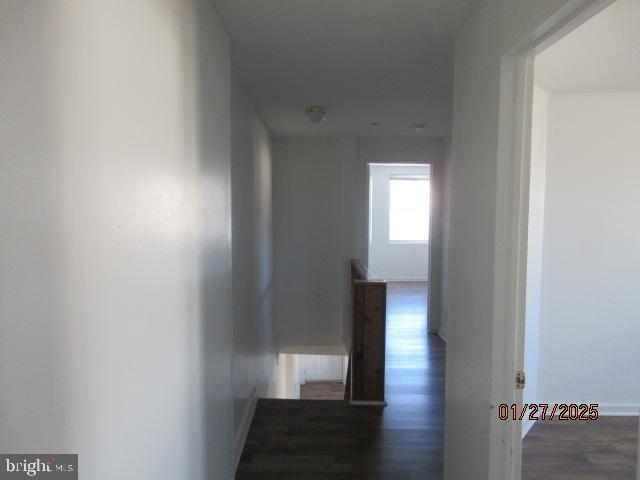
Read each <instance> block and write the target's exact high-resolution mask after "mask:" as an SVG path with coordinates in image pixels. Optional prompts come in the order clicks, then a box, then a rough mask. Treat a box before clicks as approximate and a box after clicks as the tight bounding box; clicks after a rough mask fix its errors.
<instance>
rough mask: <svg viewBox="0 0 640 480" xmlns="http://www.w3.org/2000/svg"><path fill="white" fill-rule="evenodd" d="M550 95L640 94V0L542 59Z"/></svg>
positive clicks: (599, 19) (620, 3)
mask: <svg viewBox="0 0 640 480" xmlns="http://www.w3.org/2000/svg"><path fill="white" fill-rule="evenodd" d="M535 78H536V80H535V81H536V84H538V85H539V86H540V87H541V88H542V89H544V90H546V91H547V92H549V93H561V92H639V91H640V0H617V1H616V2H615V3H613V4H612V5H611V6H609V7H607V8H606V9H605V10H603V11H602V12H600V13H599V14H597V15H596V16H595V17H593V18H591V19H589V20H588V21H587V22H585V23H584V24H583V25H581V26H580V27H578V28H577V29H575V30H574V31H572V32H571V33H570V34H568V35H567V36H566V37H564V38H562V39H561V40H560V41H558V42H557V43H555V44H553V45H552V46H551V47H549V48H548V49H547V50H545V51H544V52H542V53H541V54H540V55H538V56H537V57H536V74H535Z"/></svg>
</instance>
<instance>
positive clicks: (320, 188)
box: [274, 137, 443, 353]
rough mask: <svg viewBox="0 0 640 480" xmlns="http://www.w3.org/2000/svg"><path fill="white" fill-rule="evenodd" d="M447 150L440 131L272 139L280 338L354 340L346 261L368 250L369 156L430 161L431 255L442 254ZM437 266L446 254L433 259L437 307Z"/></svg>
mask: <svg viewBox="0 0 640 480" xmlns="http://www.w3.org/2000/svg"><path fill="white" fill-rule="evenodd" d="M442 153H443V141H442V139H440V138H434V139H430V138H421V137H334V138H313V139H310V138H296V139H294V138H290V139H289V138H281V139H277V140H275V141H274V242H275V257H274V258H275V278H276V309H275V311H276V314H275V315H276V317H275V321H276V330H277V335H278V344H279V345H280V346H284V347H296V346H298V347H300V346H305V345H316V346H327V345H334V346H335V345H344V346H347V347H348V346H349V344H350V335H351V332H350V315H351V309H350V308H351V307H350V301H349V295H350V294H349V289H350V284H349V271H348V266H349V264H348V262H349V260H350V259H351V258H360V259H362V260H363V261H366V260H367V257H368V254H367V252H368V245H367V243H368V218H367V203H368V197H367V189H368V173H367V164H368V163H393V162H396V163H429V164H431V165H432V175H433V179H434V180H433V181H432V190H433V199H432V202H433V210H432V212H433V214H432V225H431V232H432V238H433V241H432V245H431V249H432V255H433V258H439V255H440V233H439V232H440V225H439V218H440V217H439V216H438V215H437V213H436V211H437V208H438V207H437V206H438V205H440V192H441V190H440V187H439V185H437V181H436V178H439V176H436V171H439V170H436V169H439V168H440V165H441V162H442ZM436 232H438V233H436ZM439 268H440V262H434V264H432V271H431V280H430V287H431V291H430V293H432V292H433V293H435V292H437V294H436V298H435V299H434V301H433V302H432V308H434V309H437V308H439V299H440V289H439V278H440V272H439ZM314 294H315V295H314ZM436 311H439V310H436ZM438 317H439V314H436V315H435V318H438ZM336 342H337V343H336ZM299 353H303V352H302V350H300V351H299ZM313 353H322V352H319V351H317V352H313ZM336 353H338V352H336Z"/></svg>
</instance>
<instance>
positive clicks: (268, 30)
mask: <svg viewBox="0 0 640 480" xmlns="http://www.w3.org/2000/svg"><path fill="white" fill-rule="evenodd" d="M212 1H213V3H214V5H215V7H216V9H217V11H218V13H219V14H220V16H221V18H222V21H223V22H224V24H225V26H226V28H227V30H228V32H229V35H230V37H231V41H232V54H233V63H234V71H235V73H236V76H237V77H238V79H239V81H240V83H241V84H242V86H243V87H244V89H245V90H246V91H247V94H248V95H249V97H250V98H251V100H252V101H253V103H254V105H255V107H256V108H257V110H258V112H259V113H260V114H261V116H262V117H263V118H264V120H265V121H266V123H267V124H268V126H269V127H270V129H271V130H272V132H273V133H274V134H275V135H277V136H293V135H314V134H317V135H332V134H347V133H348V134H359V135H371V134H384V135H403V134H418V133H416V132H414V130H413V125H414V124H416V123H424V124H425V125H426V128H425V130H424V131H423V132H421V133H419V134H420V135H425V136H436V135H445V134H447V133H448V132H449V130H450V123H451V108H452V106H451V103H452V82H453V40H454V33H455V32H456V30H457V29H458V28H459V27H460V26H461V25H462V23H463V22H464V20H465V19H466V18H467V17H468V16H469V15H470V14H471V12H472V10H473V8H474V7H475V5H476V4H477V3H479V2H478V0H212ZM316 104H317V105H323V106H326V107H327V108H328V111H329V113H328V116H327V119H326V121H325V122H323V123H322V124H317V125H312V124H310V123H309V122H308V121H307V120H306V118H305V116H304V107H305V106H307V105H316ZM371 122H379V123H382V126H378V127H373V126H371V125H370V123H371Z"/></svg>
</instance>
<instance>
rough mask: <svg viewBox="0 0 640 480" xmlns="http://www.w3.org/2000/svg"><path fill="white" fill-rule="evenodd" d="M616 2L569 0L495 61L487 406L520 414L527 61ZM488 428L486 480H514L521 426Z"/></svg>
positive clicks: (529, 90) (530, 74) (530, 66)
mask: <svg viewBox="0 0 640 480" xmlns="http://www.w3.org/2000/svg"><path fill="white" fill-rule="evenodd" d="M614 1H616V0H573V1H571V2H569V3H568V4H567V6H566V7H565V8H564V9H561V10H560V11H559V12H558V13H557V14H556V15H554V16H553V17H552V18H550V19H549V20H548V21H547V22H545V23H544V24H543V25H541V26H540V27H539V28H537V29H536V30H535V31H534V32H531V33H530V35H528V36H527V37H525V38H524V39H522V40H521V41H520V42H518V43H517V44H515V45H514V46H513V47H512V48H511V49H510V50H509V51H508V52H507V53H506V54H505V55H503V57H502V62H501V82H500V85H501V87H500V112H499V130H498V131H499V134H498V169H497V171H498V173H497V191H496V199H497V201H496V210H497V211H496V219H497V220H496V236H495V251H496V252H505V253H506V254H505V255H497V256H496V260H495V269H494V285H495V288H494V298H493V305H494V312H495V316H494V328H493V339H492V340H493V342H492V343H493V348H492V364H493V365H494V367H493V369H492V389H491V404H492V406H493V408H494V409H497V406H498V405H499V404H500V403H507V404H511V403H515V404H518V405H519V406H522V390H519V389H516V388H515V382H514V380H515V372H516V371H518V370H523V369H524V322H525V301H526V277H527V236H528V235H527V234H528V220H529V182H530V166H531V127H532V122H531V110H532V103H533V85H534V83H533V81H534V58H535V56H536V55H537V54H538V53H540V52H541V51H542V50H544V49H546V48H547V47H549V46H550V45H552V44H553V43H555V42H557V41H558V40H560V39H561V38H562V37H564V36H566V35H567V34H568V33H570V32H571V31H573V30H574V29H575V28H577V27H578V26H580V25H581V24H582V23H584V22H585V21H587V20H588V19H590V18H591V17H593V16H594V15H596V14H597V13H599V12H600V11H601V10H603V9H604V8H606V7H607V6H608V5H610V4H612V3H613V2H614ZM493 417H495V418H492V422H491V433H490V437H491V443H492V445H494V448H492V449H491V454H490V455H491V458H490V465H491V471H492V475H491V478H505V479H512V480H519V479H520V478H521V473H522V472H521V470H522V468H521V463H522V422H520V421H506V422H503V421H499V420H498V419H497V414H496V415H493Z"/></svg>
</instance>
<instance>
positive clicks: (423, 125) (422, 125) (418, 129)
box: [413, 123, 427, 132]
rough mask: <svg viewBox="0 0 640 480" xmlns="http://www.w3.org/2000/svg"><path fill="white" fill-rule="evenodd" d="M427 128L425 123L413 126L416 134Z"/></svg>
mask: <svg viewBox="0 0 640 480" xmlns="http://www.w3.org/2000/svg"><path fill="white" fill-rule="evenodd" d="M425 128H427V126H426V125H425V124H424V123H416V124H414V125H413V129H414V130H415V131H416V132H422V131H423V130H424V129H425Z"/></svg>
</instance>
